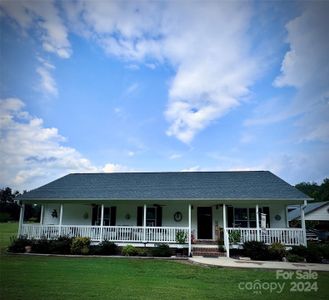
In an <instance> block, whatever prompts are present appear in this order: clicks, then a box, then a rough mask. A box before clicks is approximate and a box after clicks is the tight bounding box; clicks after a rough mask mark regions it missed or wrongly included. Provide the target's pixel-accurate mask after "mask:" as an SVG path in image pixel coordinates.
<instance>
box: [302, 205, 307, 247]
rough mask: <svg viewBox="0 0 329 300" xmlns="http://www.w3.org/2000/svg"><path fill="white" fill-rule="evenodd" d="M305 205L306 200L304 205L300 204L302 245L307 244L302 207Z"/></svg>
mask: <svg viewBox="0 0 329 300" xmlns="http://www.w3.org/2000/svg"><path fill="white" fill-rule="evenodd" d="M306 205H307V201H306V200H305V201H304V205H301V206H300V221H301V225H302V229H303V244H304V246H307V240H306V226H305V212H304V209H305V207H306Z"/></svg>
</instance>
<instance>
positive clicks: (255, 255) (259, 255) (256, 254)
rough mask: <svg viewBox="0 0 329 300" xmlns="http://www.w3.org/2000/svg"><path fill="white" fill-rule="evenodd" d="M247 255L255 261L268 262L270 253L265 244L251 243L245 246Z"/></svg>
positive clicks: (246, 243)
mask: <svg viewBox="0 0 329 300" xmlns="http://www.w3.org/2000/svg"><path fill="white" fill-rule="evenodd" d="M243 248H244V250H245V251H244V252H245V255H246V256H248V257H250V258H251V259H253V260H268V259H270V253H269V251H268V247H267V246H266V245H265V244H264V243H263V242H258V241H250V242H245V243H244V245H243Z"/></svg>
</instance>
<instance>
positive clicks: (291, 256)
mask: <svg viewBox="0 0 329 300" xmlns="http://www.w3.org/2000/svg"><path fill="white" fill-rule="evenodd" d="M287 260H288V261H289V262H303V261H304V257H302V256H299V255H297V254H292V253H288V254H287Z"/></svg>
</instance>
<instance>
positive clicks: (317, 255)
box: [290, 245, 322, 263]
mask: <svg viewBox="0 0 329 300" xmlns="http://www.w3.org/2000/svg"><path fill="white" fill-rule="evenodd" d="M290 253H291V254H295V255H298V256H301V257H303V258H305V259H306V261H307V262H310V263H320V262H321V261H322V252H321V250H320V249H319V247H318V245H309V246H308V247H305V246H294V247H292V249H291V250H290Z"/></svg>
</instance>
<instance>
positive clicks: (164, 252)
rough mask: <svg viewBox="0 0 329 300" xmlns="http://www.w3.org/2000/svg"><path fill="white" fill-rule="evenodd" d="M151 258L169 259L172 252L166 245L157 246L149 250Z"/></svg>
mask: <svg viewBox="0 0 329 300" xmlns="http://www.w3.org/2000/svg"><path fill="white" fill-rule="evenodd" d="M151 253H152V256H157V257H170V256H172V250H171V249H170V248H169V245H167V244H159V245H157V246H156V247H154V248H152V250H151Z"/></svg>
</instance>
